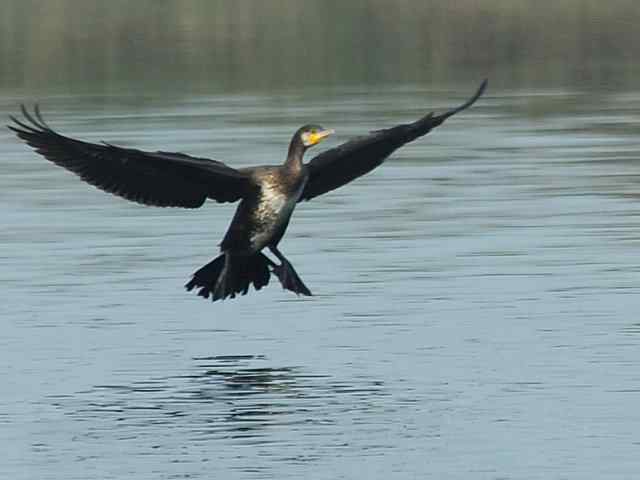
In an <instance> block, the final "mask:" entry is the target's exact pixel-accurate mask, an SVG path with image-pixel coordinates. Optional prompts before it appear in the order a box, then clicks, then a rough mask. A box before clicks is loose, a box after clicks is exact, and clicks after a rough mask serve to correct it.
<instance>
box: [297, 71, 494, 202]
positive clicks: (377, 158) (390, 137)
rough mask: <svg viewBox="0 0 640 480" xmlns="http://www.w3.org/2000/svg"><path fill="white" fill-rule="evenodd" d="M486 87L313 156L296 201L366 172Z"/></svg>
mask: <svg viewBox="0 0 640 480" xmlns="http://www.w3.org/2000/svg"><path fill="white" fill-rule="evenodd" d="M486 87H487V80H484V81H483V82H482V84H481V85H480V87H479V88H478V90H477V91H476V93H475V94H474V95H473V96H472V97H471V98H470V99H469V100H467V101H466V102H465V103H463V104H462V105H460V106H459V107H456V108H453V109H451V110H449V111H447V112H444V113H442V114H440V115H434V114H433V112H432V113H429V114H428V115H426V116H425V117H423V118H421V119H420V120H418V121H416V122H413V123H408V124H404V125H398V126H395V127H393V128H388V129H386V130H377V131H375V132H372V133H371V134H370V135H368V136H365V137H359V138H356V139H354V140H351V141H349V142H346V143H343V144H342V145H339V146H337V147H335V148H332V149H331V150H327V151H326V152H323V153H321V154H319V155H317V156H316V157H314V158H313V159H312V160H311V161H309V163H307V168H308V169H309V180H308V181H307V184H306V186H305V188H304V190H303V191H302V195H301V196H300V200H311V199H312V198H314V197H317V196H318V195H322V194H323V193H326V192H329V191H331V190H334V189H336V188H338V187H341V186H342V185H345V184H347V183H349V182H350V181H352V180H354V179H356V178H358V177H360V176H362V175H364V174H366V173H369V172H370V171H371V170H373V169H374V168H376V167H377V166H379V165H380V164H381V163H382V162H384V160H385V159H386V158H387V157H388V156H389V155H390V154H391V153H393V152H394V151H395V150H397V149H398V148H400V147H401V146H403V145H404V144H406V143H409V142H411V141H413V140H415V139H416V138H418V137H421V136H423V135H426V134H427V133H429V132H430V131H431V130H432V129H434V128H435V127H437V126H439V125H441V124H442V123H443V122H444V121H445V120H446V119H447V118H449V117H450V116H452V115H455V114H456V113H458V112H460V111H462V110H465V109H466V108H469V107H470V106H471V105H473V104H474V103H475V102H476V100H478V98H480V96H481V95H482V94H483V93H484V91H485V89H486Z"/></svg>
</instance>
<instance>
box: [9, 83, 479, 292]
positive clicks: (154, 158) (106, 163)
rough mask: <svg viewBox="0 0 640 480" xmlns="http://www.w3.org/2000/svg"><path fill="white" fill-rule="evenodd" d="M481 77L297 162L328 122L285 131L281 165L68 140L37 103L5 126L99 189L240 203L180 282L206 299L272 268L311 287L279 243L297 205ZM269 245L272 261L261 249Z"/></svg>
mask: <svg viewBox="0 0 640 480" xmlns="http://www.w3.org/2000/svg"><path fill="white" fill-rule="evenodd" d="M486 86H487V80H484V81H483V82H482V84H481V85H480V87H479V88H478V90H477V91H476V93H475V94H474V95H473V96H472V97H471V98H470V99H469V100H468V101H466V102H465V103H464V104H462V105H460V106H459V107H457V108H453V109H451V110H449V111H447V112H444V113H442V114H440V115H434V114H433V113H429V114H428V115H426V116H424V117H422V118H421V119H419V120H417V121H415V122H413V123H408V124H402V125H397V126H395V127H392V128H388V129H385V130H377V131H374V132H371V133H370V134H369V135H367V136H363V137H358V138H355V139H353V140H351V141H348V142H346V143H343V144H342V145H339V146H337V147H335V148H332V149H330V150H327V151H325V152H323V153H321V154H319V155H317V156H316V157H314V158H313V159H312V160H311V161H309V162H308V163H306V164H304V163H303V162H302V157H303V155H304V153H305V151H306V150H307V149H308V148H309V147H312V146H314V145H316V144H318V143H319V142H320V141H322V140H323V139H325V138H326V137H327V136H329V135H330V134H331V133H333V131H332V130H327V129H324V128H322V127H320V126H319V125H306V126H304V127H302V128H300V129H299V130H298V131H297V132H296V133H295V134H294V135H293V138H292V139H291V143H290V144H289V152H288V154H287V158H286V160H285V162H284V164H282V165H279V166H260V167H252V168H240V169H234V168H231V167H228V166H227V165H225V164H224V163H222V162H219V161H216V160H210V159H207V158H197V157H192V156H189V155H185V154H183V153H169V152H162V151H158V152H145V151H142V150H136V149H132V148H122V147H117V146H115V145H111V144H109V143H103V144H95V143H88V142H83V141H80V140H75V139H73V138H70V137H66V136H64V135H61V134H59V133H57V132H56V131H54V130H53V129H51V128H50V127H49V126H48V125H47V124H46V123H45V121H44V120H43V119H42V116H41V114H40V110H39V108H38V107H37V106H36V107H35V109H34V114H30V113H29V112H28V111H27V110H26V109H25V107H24V105H23V106H22V107H21V108H22V114H23V115H24V118H25V120H26V121H21V120H18V119H17V118H15V117H13V116H12V117H10V118H11V120H12V121H13V122H14V125H10V126H9V128H10V129H11V130H13V131H14V132H15V133H16V134H17V135H18V137H20V138H21V139H23V140H24V141H25V142H26V143H27V144H29V145H30V146H31V147H33V148H34V149H35V150H36V151H37V152H38V153H40V154H41V155H43V156H44V157H45V158H47V159H48V160H50V161H51V162H53V163H55V164H57V165H60V166H61V167H64V168H66V169H67V170H70V171H71V172H73V173H75V174H76V175H78V176H80V178H81V179H82V180H84V181H85V182H87V183H90V184H91V185H94V186H96V187H98V188H100V189H102V190H104V191H106V192H109V193H113V194H115V195H119V196H121V197H124V198H126V199H128V200H132V201H134V202H138V203H142V204H145V205H155V206H160V207H184V208H198V207H200V206H202V204H203V203H204V202H205V200H207V199H212V200H215V201H217V202H236V201H238V200H240V204H239V205H238V208H237V210H236V213H235V215H234V217H233V220H232V221H231V225H230V226H229V229H228V230H227V233H226V235H225V236H224V239H223V240H222V243H221V244H220V250H221V254H220V255H219V256H218V257H217V258H215V259H214V260H212V261H211V262H210V263H208V264H207V265H205V266H204V267H202V268H200V269H199V270H198V271H196V272H195V273H194V274H193V277H192V278H191V280H190V281H189V282H188V283H187V284H186V285H185V287H186V288H187V290H193V289H198V295H200V296H202V297H205V298H209V297H211V299H212V300H213V301H215V300H221V299H225V298H227V297H231V298H233V297H235V296H236V295H238V294H241V295H244V294H246V293H247V292H248V291H249V286H250V285H251V284H253V286H254V288H255V289H256V290H260V289H261V288H262V287H264V286H266V285H267V284H268V283H269V277H270V274H271V273H273V274H275V275H276V277H277V278H278V279H279V280H280V283H281V284H282V287H283V288H285V289H287V290H291V291H292V292H294V293H296V294H298V295H311V292H310V291H309V289H308V288H307V287H306V285H305V284H304V283H303V282H302V280H301V279H300V277H299V276H298V274H297V273H296V271H295V269H294V268H293V266H292V265H291V263H290V262H289V261H288V260H287V259H286V258H285V257H284V255H283V254H282V252H280V250H278V243H279V242H280V239H281V238H282V236H283V235H284V232H285V230H286V229H287V225H288V223H289V219H290V218H291V214H292V212H293V209H294V208H295V206H296V204H297V203H298V202H300V201H302V200H311V199H312V198H314V197H317V196H318V195H322V194H323V193H326V192H329V191H331V190H334V189H336V188H338V187H340V186H342V185H345V184H346V183H349V182H350V181H352V180H354V179H355V178H357V177H359V176H361V175H364V174H366V173H368V172H370V171H371V170H373V169H374V168H376V167H377V166H379V165H380V164H382V162H383V161H384V160H385V159H386V158H387V157H388V156H389V155H390V154H391V153H392V152H393V151H394V150H396V149H398V148H399V147H401V146H402V145H404V144H405V143H408V142H411V141H413V140H415V139H416V138H418V137H421V136H423V135H425V134H427V133H429V132H430V131H431V130H432V129H433V128H435V127H437V126H439V125H440V124H442V123H443V122H444V121H445V120H446V119H447V118H449V117H450V116H452V115H454V114H456V113H458V112H460V111H462V110H464V109H466V108H468V107H470V106H471V105H473V103H475V101H476V100H477V99H478V98H479V97H480V96H481V95H482V94H483V92H484V90H485V88H486ZM265 247H268V248H269V250H270V251H271V252H272V253H273V254H274V255H275V256H276V257H277V258H278V260H279V261H280V264H277V263H276V262H274V261H273V260H271V259H270V258H269V257H267V256H266V255H264V253H262V250H263V249H264V248H265Z"/></svg>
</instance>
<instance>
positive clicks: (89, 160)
mask: <svg viewBox="0 0 640 480" xmlns="http://www.w3.org/2000/svg"><path fill="white" fill-rule="evenodd" d="M21 108H22V114H23V116H24V120H19V119H17V118H15V117H13V116H11V117H10V118H11V120H12V121H13V125H9V128H10V129H11V130H12V131H13V132H15V133H16V135H17V136H18V137H20V138H21V139H22V140H24V141H25V142H26V143H27V144H28V145H30V146H31V147H33V148H34V149H35V150H36V152H38V153H39V154H41V155H42V156H44V157H45V158H46V159H47V160H49V161H51V162H53V163H55V164H56V165H59V166H61V167H63V168H65V169H67V170H69V171H71V172H73V173H75V174H76V175H78V176H79V177H80V178H81V179H82V180H84V181H85V182H87V183H89V184H91V185H94V186H95V187H97V188H99V189H101V190H104V191H106V192H109V193H112V194H114V195H118V196H121V197H123V198H126V199H127V200H131V201H134V202H138V203H142V204H145V205H155V206H160V207H185V208H198V207H200V206H201V205H202V204H203V203H204V202H205V200H206V199H207V198H210V199H213V200H216V201H218V202H234V201H237V200H239V199H240V198H242V197H243V196H244V195H245V194H246V193H247V191H248V190H249V189H250V188H252V185H251V180H250V177H249V176H248V175H246V174H244V173H242V172H240V171H238V170H235V169H233V168H231V167H228V166H227V165H225V164H224V163H222V162H218V161H216V160H210V159H207V158H198V157H192V156H189V155H186V154H184V153H170V152H145V151H142V150H137V149H133V148H123V147H118V146H115V145H111V144H109V143H103V144H97V143H89V142H83V141H80V140H76V139H73V138H70V137H66V136H64V135H61V134H59V133H57V132H56V131H54V130H53V129H51V128H50V127H49V126H48V125H47V123H46V122H45V121H44V120H43V118H42V114H41V113H40V109H39V107H38V106H37V105H36V107H35V109H34V113H33V114H31V113H29V112H28V111H27V109H26V108H25V107H24V105H22V106H21Z"/></svg>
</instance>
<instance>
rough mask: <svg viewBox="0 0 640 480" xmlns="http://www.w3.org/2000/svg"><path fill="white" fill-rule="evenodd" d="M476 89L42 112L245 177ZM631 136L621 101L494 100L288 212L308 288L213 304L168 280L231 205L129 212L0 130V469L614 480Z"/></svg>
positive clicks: (625, 464) (627, 402)
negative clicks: (302, 292)
mask: <svg viewBox="0 0 640 480" xmlns="http://www.w3.org/2000/svg"><path fill="white" fill-rule="evenodd" d="M474 86H475V82H474V83H473V85H471V86H469V89H468V90H465V89H459V88H456V89H455V91H453V90H451V89H450V88H436V87H434V88H433V89H424V88H418V87H416V86H413V85H401V86H398V87H396V88H394V89H389V88H384V89H382V88H377V87H371V86H363V87H353V88H350V89H346V90H341V89H337V90H335V91H332V92H323V94H322V95H319V94H318V92H317V91H314V90H313V89H310V90H305V91H291V92H283V93H274V94H270V95H258V94H254V95H244V94H239V95H235V96H216V95H202V96H197V95H193V96H188V95H187V96H180V97H177V96H166V95H165V96H154V95H148V96H145V97H144V98H139V97H133V96H113V97H109V98H108V99H105V97H101V96H97V97H92V96H91V97H89V96H88V97H80V96H79V97H64V96H50V97H46V96H45V97H42V98H40V102H41V104H42V108H43V112H44V114H45V116H46V118H47V119H48V120H49V122H50V123H51V125H52V126H55V127H58V128H59V129H61V130H62V131H63V132H67V133H70V134H73V135H76V136H79V137H82V138H85V139H88V140H92V141H100V140H108V141H112V142H117V143H120V144H122V145H126V146H132V147H137V148H146V149H162V150H175V151H184V152H189V153H192V154H194V155H206V156H212V157H214V158H217V159H220V160H225V161H227V162H228V163H230V164H231V165H234V166H246V165H252V164H260V163H276V162H280V161H281V159H282V156H283V155H284V151H285V149H286V145H287V143H288V140H289V138H290V135H291V133H292V132H293V131H295V129H296V128H297V127H298V126H299V125H301V124H304V123H308V122H309V121H318V122H320V123H322V124H323V125H326V126H328V127H332V128H335V129H336V131H337V132H338V133H337V135H336V138H335V139H329V140H327V142H328V143H327V145H326V147H331V146H333V145H335V144H336V143H337V142H340V141H344V140H346V139H347V138H349V137H351V136H353V135H357V134H359V133H362V132H366V131H368V130H371V129H374V128H380V127H384V126H387V125H393V124H396V123H400V122H405V121H407V120H411V119H413V118H417V117H418V116H420V115H423V114H424V113H425V108H426V107H425V106H431V105H433V106H435V107H437V108H442V107H445V106H449V105H452V104H457V103H459V101H460V100H462V99H464V98H466V97H467V96H468V93H469V91H470V90H472V89H473V87H474ZM20 100H22V99H21V98H19V97H17V96H12V95H7V96H6V97H0V117H3V118H6V117H7V115H8V114H9V113H15V111H16V104H17V103H18V102H19V101H20ZM29 100H30V99H29ZM303 100H304V101H303ZM639 125H640V94H638V93H634V92H608V91H604V92H599V93H598V94H594V93H593V92H592V93H589V94H587V93H584V92H580V91H560V90H538V91H527V92H514V91H499V90H497V89H494V90H492V91H491V92H490V93H489V95H487V97H486V98H483V99H482V101H481V102H479V103H478V104H477V106H474V108H473V109H471V110H469V111H468V112H465V113H464V114H463V115H460V116H458V117H455V118H452V119H450V121H448V123H447V124H446V125H445V126H444V127H442V128H441V129H438V130H437V131H434V132H433V133H432V134H431V135H430V136H429V137H428V138H425V139H424V140H421V141H419V142H416V143H413V144H411V145H408V146H407V147H406V148H403V149H402V150H400V151H399V152H398V153H397V155H396V156H395V157H394V159H393V160H392V161H389V162H388V163H387V164H385V165H384V166H383V167H382V168H380V169H379V170H377V171H376V172H374V173H372V174H371V175H369V176H367V177H365V178H362V179H360V180H359V181H357V182H355V183H353V184H352V185H350V186H348V187H345V188H343V189H340V190H337V191H335V192H332V193H331V194H329V195H326V196H324V197H321V198H318V199H314V200H313V201H311V202H308V203H304V204H301V205H300V206H299V209H297V210H296V212H295V215H294V218H293V221H292V224H291V226H290V229H289V231H288V234H287V236H286V238H285V239H284V240H283V244H282V248H283V251H284V252H285V254H286V255H287V256H288V258H290V259H291V260H292V262H293V263H294V264H295V266H296V269H297V271H298V272H299V273H300V275H301V277H302V278H303V279H304V280H305V282H306V283H307V285H309V287H310V288H311V289H312V291H314V293H315V294H316V296H314V297H311V298H296V297H295V296H293V295H291V294H289V293H287V292H283V291H282V290H281V289H280V288H279V286H278V285H277V284H276V283H273V284H272V285H270V286H269V287H268V288H266V289H264V290H262V291H260V292H259V293H257V294H252V295H248V296H246V297H243V298H240V299H236V300H234V301H230V302H223V303H220V304H211V303H209V302H206V301H203V300H202V299H200V298H197V297H196V296H194V295H188V294H187V293H186V292H184V290H183V288H182V285H183V284H184V283H185V281H186V279H187V278H188V276H189V275H190V274H191V273H192V272H193V271H194V270H195V269H196V268H198V267H199V266H200V265H202V264H204V263H205V262H206V261H208V260H209V259H210V258H211V257H212V256H213V255H215V253H216V249H217V247H216V244H217V242H218V241H219V240H220V237H221V235H222V233H223V232H224V231H225V228H226V226H227V223H228V221H229V219H230V218H231V215H232V214H233V206H229V205H217V204H210V205H207V206H205V208H203V209H200V210H196V211H185V210H178V209H154V208H145V207H142V206H138V205H133V204H130V203H128V202H126V201H124V200H120V199H117V198H114V197H111V196H108V195H106V194H104V193H102V192H99V191H97V190H95V189H94V188H92V187H90V186H87V185H85V184H83V183H82V182H80V181H78V179H77V178H75V177H74V176H72V175H70V174H68V173H66V172H64V171H62V170H61V169H60V168H57V167H55V166H53V165H51V164H49V163H47V162H46V161H44V160H43V159H42V158H40V157H38V156H36V155H34V154H33V153H32V152H30V151H29V150H27V148H26V147H25V146H24V145H22V144H20V143H18V142H17V141H15V139H13V138H12V137H10V135H9V134H8V133H6V132H2V133H0V158H1V159H2V166H3V169H2V175H0V218H2V220H3V228H2V229H0V285H2V302H0V319H1V322H2V329H3V334H2V336H1V337H0V359H1V361H0V378H1V379H2V394H1V395H0V425H1V428H0V444H1V445H2V447H3V455H4V457H3V461H0V477H3V478H5V477H6V478H11V479H14V480H22V479H29V480H30V479H32V478H38V479H44V480H47V479H58V478H65V480H86V479H87V478H118V479H120V478H122V479H125V478H126V479H137V478H140V479H142V478H213V477H215V478H243V479H244V478H282V479H286V478H291V479H293V478H295V479H298V478H309V479H329V478H331V479H337V478H345V479H351V478H355V477H363V478H379V479H383V478H384V479H386V478H434V479H439V478H459V479H466V478H531V477H532V476H534V477H535V476H541V477H544V478H548V477H551V478H620V479H626V478H632V477H633V476H634V475H635V474H636V473H637V471H638V467H639V465H640V464H639V463H638V460H637V459H638V455H637V450H638V446H639V445H640V436H639V435H638V432H640V414H639V413H638V409H637V407H636V405H637V403H638V392H640V380H639V377H638V371H639V367H640V355H639V354H638V352H639V351H640V350H639V348H638V347H639V346H640V335H638V333H639V332H640V329H639V328H638V319H637V315H636V314H635V312H637V311H638V310H640V300H639V299H640V295H638V294H639V293H640V292H639V290H638V289H639V286H638V278H639V276H638V274H639V273H640V262H639V261H638V259H639V257H638V253H637V252H638V247H639V246H640V236H639V234H638V232H640V204H639V203H638V195H639V194H640V187H639V184H638V180H639V179H640V163H639V162H638V158H640V140H639V139H640V127H639Z"/></svg>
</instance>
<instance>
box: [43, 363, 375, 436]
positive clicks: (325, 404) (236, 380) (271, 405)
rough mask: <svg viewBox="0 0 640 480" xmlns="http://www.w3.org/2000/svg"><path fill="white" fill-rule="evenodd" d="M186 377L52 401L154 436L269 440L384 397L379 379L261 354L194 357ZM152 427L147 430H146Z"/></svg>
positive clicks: (329, 421)
mask: <svg viewBox="0 0 640 480" xmlns="http://www.w3.org/2000/svg"><path fill="white" fill-rule="evenodd" d="M193 360H194V363H195V365H194V367H193V371H190V372H186V373H185V374H184V375H179V376H176V377H167V378H157V379H151V380H144V381H136V382H133V383H132V384H130V385H95V386H93V387H92V388H91V389H90V390H88V391H84V392H79V393H78V394H76V395H73V396H70V397H66V398H63V399H56V398H54V403H53V404H54V405H55V406H57V407H59V408H60V409H61V410H62V411H63V412H64V414H65V415H68V416H69V417H71V418H73V419H74V420H77V421H80V422H86V421H88V420H91V419H99V420H100V423H101V424H102V425H103V429H104V431H102V432H101V431H100V429H93V430H92V432H91V437H92V438H94V439H100V438H101V437H102V436H107V437H108V436H109V433H110V431H117V432H118V434H119V435H126V431H127V430H131V432H130V433H131V435H135V436H140V435H145V436H146V435H149V436H155V437H156V441H157V440H158V438H157V435H158V433H157V428H158V426H159V425H164V426H165V428H166V429H167V434H170V435H174V434H175V431H176V430H183V434H184V435H185V437H186V438H190V439H193V440H195V441H202V440H204V439H208V438H211V439H233V440H244V441H246V442H248V443H250V444H255V445H257V444H260V443H263V442H267V443H269V435H270V431H269V429H273V428H276V427H280V428H282V427H284V428H287V429H290V430H293V431H295V430H299V429H300V428H304V429H309V428H317V427H321V426H322V425H333V424H335V422H336V420H335V418H336V416H338V417H339V416H344V415H353V416H356V415H365V414H367V412H373V411H375V407H376V404H377V402H378V400H377V399H378V398H379V397H381V396H383V395H384V391H383V387H382V385H381V383H380V382H377V381H373V380H365V379H359V380H358V381H357V383H355V384H354V383H344V382H342V381H340V380H339V379H336V378H333V377H331V376H330V375H321V374H312V373H305V372H304V371H303V369H302V368H299V367H268V366H265V364H268V360H267V359H266V358H265V357H264V356H255V355H221V356H211V357H198V358H194V359H193ZM146 429H149V430H150V432H149V433H146V434H145V430H146Z"/></svg>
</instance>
